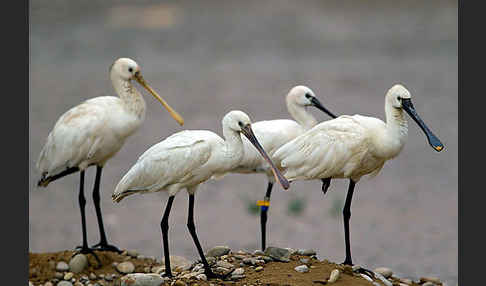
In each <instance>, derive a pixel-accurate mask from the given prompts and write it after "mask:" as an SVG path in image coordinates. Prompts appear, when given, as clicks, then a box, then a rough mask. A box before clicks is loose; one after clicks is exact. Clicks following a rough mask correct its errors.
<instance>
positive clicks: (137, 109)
mask: <svg viewBox="0 0 486 286" xmlns="http://www.w3.org/2000/svg"><path fill="white" fill-rule="evenodd" d="M111 82H112V84H113V88H114V89H115V91H116V93H117V94H118V96H119V97H120V99H121V100H122V102H123V105H124V107H125V109H126V110H127V111H128V112H130V113H132V114H134V115H136V116H137V117H138V118H139V119H142V120H143V119H144V117H145V100H144V99H143V97H142V95H141V94H140V92H138V90H137V89H136V88H135V87H134V86H133V84H132V82H131V81H130V80H124V79H121V78H119V77H114V76H113V75H112V77H111Z"/></svg>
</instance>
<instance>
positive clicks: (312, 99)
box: [310, 97, 337, 118]
mask: <svg viewBox="0 0 486 286" xmlns="http://www.w3.org/2000/svg"><path fill="white" fill-rule="evenodd" d="M310 101H311V103H312V105H313V106H315V107H317V108H318V109H320V110H322V111H324V112H325V113H327V115H329V116H331V117H332V118H337V116H336V115H334V114H332V112H331V111H329V110H327V108H325V107H324V105H322V104H321V102H320V101H319V100H318V99H317V98H315V97H312V98H311V100H310Z"/></svg>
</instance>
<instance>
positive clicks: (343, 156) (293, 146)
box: [272, 84, 443, 264]
mask: <svg viewBox="0 0 486 286" xmlns="http://www.w3.org/2000/svg"><path fill="white" fill-rule="evenodd" d="M403 110H405V111H406V112H407V113H408V114H409V115H410V116H411V117H412V118H413V119H414V120H415V121H416V122H417V123H418V124H419V126H420V128H422V130H423V131H424V132H425V134H426V136H427V139H428V141H429V144H430V145H431V146H432V147H433V148H434V149H435V150H436V151H441V150H442V149H443V145H442V143H441V142H440V141H439V139H438V138H437V137H435V135H433V134H432V132H431V131H430V130H429V129H428V128H427V126H426V125H425V123H423V121H422V120H421V119H420V117H419V116H418V114H417V113H416V111H415V109H414V107H413V105H412V102H411V96H410V92H409V91H408V90H407V89H406V88H405V87H403V86H402V85H400V84H397V85H394V86H393V87H392V88H390V89H389V90H388V92H387V93H386V96H385V114H386V123H385V122H383V121H382V120H380V119H377V118H374V117H368V116H361V115H354V116H346V115H343V116H340V117H338V118H336V119H333V120H329V121H325V122H322V123H319V124H317V125H316V126H314V127H313V128H311V129H310V130H308V131H307V132H305V133H304V134H302V135H300V136H298V137H297V138H295V139H293V140H291V141H290V142H288V143H286V144H285V145H283V146H282V147H280V148H279V149H278V150H277V151H276V152H275V153H274V155H273V157H272V158H273V160H274V162H275V164H276V165H277V166H278V167H279V168H282V170H283V172H284V176H285V177H286V178H287V179H288V180H289V181H295V180H313V179H330V178H350V179H351V182H350V189H349V191H348V196H347V198H346V204H345V208H344V211H343V213H344V219H345V235H346V259H345V262H344V263H345V264H352V261H351V252H350V246H349V232H348V227H349V217H350V216H351V212H350V206H351V199H352V194H353V190H354V184H355V183H356V182H358V181H359V180H360V178H361V177H362V176H364V175H367V174H371V175H376V174H377V173H378V172H379V171H380V170H381V168H382V167H383V165H384V164H385V162H386V161H387V160H390V159H392V158H394V157H396V156H397V155H398V154H399V153H400V151H401V150H402V149H403V146H404V144H405V139H406V137H407V131H408V127H407V120H406V118H405V114H404V112H403Z"/></svg>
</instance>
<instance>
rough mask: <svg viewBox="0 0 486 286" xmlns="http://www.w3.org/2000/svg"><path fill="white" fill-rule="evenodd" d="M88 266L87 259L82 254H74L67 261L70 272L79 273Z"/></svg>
mask: <svg viewBox="0 0 486 286" xmlns="http://www.w3.org/2000/svg"><path fill="white" fill-rule="evenodd" d="M86 266H88V258H87V257H86V255H84V254H81V253H80V254H76V255H75V256H74V257H73V258H71V260H70V261H69V269H70V271H71V272H74V273H80V272H81V271H83V270H84V268H86Z"/></svg>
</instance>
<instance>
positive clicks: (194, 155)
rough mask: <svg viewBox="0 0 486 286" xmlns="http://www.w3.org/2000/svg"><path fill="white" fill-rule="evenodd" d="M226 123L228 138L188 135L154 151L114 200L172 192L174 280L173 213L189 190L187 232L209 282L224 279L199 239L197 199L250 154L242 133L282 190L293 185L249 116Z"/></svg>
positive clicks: (237, 114) (230, 116) (236, 115)
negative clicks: (208, 184)
mask: <svg viewBox="0 0 486 286" xmlns="http://www.w3.org/2000/svg"><path fill="white" fill-rule="evenodd" d="M222 123H223V135H224V138H225V139H222V138H221V137H219V136H218V135H217V134H215V133H213V132H211V131H207V130H185V131H181V132H178V133H175V134H173V135H171V136H170V137H168V138H166V139H165V140H163V141H161V142H159V143H157V144H156V145H154V146H152V147H150V149H148V150H147V151H145V153H143V154H142V155H141V156H140V158H139V159H138V161H137V162H136V163H135V165H133V166H132V167H131V169H130V170H129V171H128V172H127V173H126V174H125V176H123V178H122V179H121V180H120V182H119V183H118V185H117V186H116V188H115V191H114V192H113V196H112V197H113V200H114V201H115V202H120V201H121V200H122V199H123V198H125V197H126V196H129V195H132V194H136V193H147V192H157V191H167V192H168V193H169V200H168V202H167V206H166V208H165V212H164V216H163V217H162V221H161V223H160V227H161V230H162V240H163V247H164V257H165V275H166V276H169V277H171V276H172V272H171V269H170V260H169V241H168V230H169V224H168V221H169V213H170V210H171V207H172V202H173V200H174V197H175V195H176V194H177V193H178V192H179V190H181V189H183V188H185V189H186V190H187V192H188V194H189V215H188V220H187V227H188V229H189V232H190V234H191V236H192V239H193V240H194V243H195V244H196V248H197V251H198V252H199V255H200V256H201V260H202V262H203V264H204V268H205V272H206V275H207V276H208V278H211V277H218V276H216V275H215V274H214V273H213V272H212V271H211V268H210V267H209V264H208V262H207V260H206V258H205V257H204V253H203V250H202V248H201V245H200V243H199V240H198V238H197V235H196V227H195V225H194V218H193V211H194V195H195V192H196V189H197V187H198V186H199V184H201V183H203V182H205V181H206V180H208V179H210V178H211V177H212V176H213V175H220V174H224V173H227V172H228V171H229V170H231V169H233V168H234V167H235V166H236V165H238V163H239V161H240V160H241V159H242V158H243V152H244V149H243V141H242V139H241V136H240V133H242V134H243V135H245V136H246V137H247V138H248V139H249V140H250V142H251V143H252V144H253V145H254V146H255V148H256V149H257V150H258V152H259V153H260V154H261V156H263V157H264V158H265V160H267V162H268V163H269V164H270V166H271V167H272V170H273V172H274V176H275V177H276V179H277V180H278V181H279V182H280V184H281V185H282V187H283V188H284V189H287V188H288V187H289V182H288V181H287V180H286V179H285V178H284V177H283V176H282V174H280V172H279V171H278V170H277V169H276V168H275V166H274V165H273V163H272V161H271V160H270V158H269V157H268V155H267V154H266V153H265V151H264V150H263V148H262V147H261V145H260V144H259V143H258V140H257V139H256V137H255V135H254V134H253V131H252V128H251V121H250V118H249V117H248V115H246V114H245V113H244V112H242V111H238V110H233V111H230V112H229V113H227V114H226V115H225V116H224V118H223V121H222Z"/></svg>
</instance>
